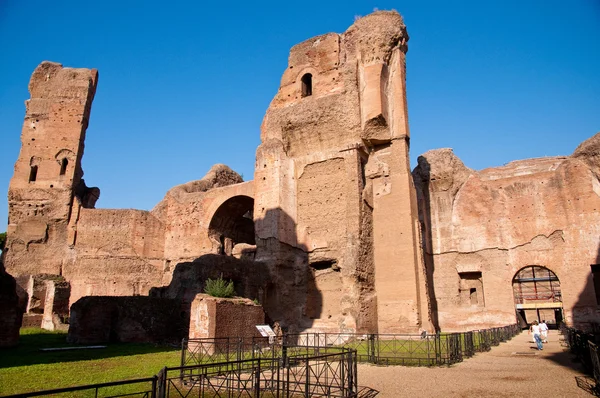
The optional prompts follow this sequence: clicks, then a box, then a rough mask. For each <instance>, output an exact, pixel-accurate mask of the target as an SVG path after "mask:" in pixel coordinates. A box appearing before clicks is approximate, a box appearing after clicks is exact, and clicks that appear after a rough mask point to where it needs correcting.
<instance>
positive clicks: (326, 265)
mask: <svg viewBox="0 0 600 398" xmlns="http://www.w3.org/2000/svg"><path fill="white" fill-rule="evenodd" d="M310 267H311V268H312V269H314V270H316V271H321V270H324V269H333V270H334V271H339V270H340V268H339V267H338V266H337V261H335V260H323V261H315V262H314V263H310Z"/></svg>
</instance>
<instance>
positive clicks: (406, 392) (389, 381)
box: [358, 330, 592, 398]
mask: <svg viewBox="0 0 600 398" xmlns="http://www.w3.org/2000/svg"><path fill="white" fill-rule="evenodd" d="M559 339H560V340H561V341H562V336H561V335H559V334H558V332H557V331H555V330H552V331H550V335H549V336H548V343H547V344H544V350H543V351H538V350H537V349H535V344H534V343H532V342H531V336H529V335H528V333H527V332H523V333H521V334H520V335H518V336H515V337H514V338H513V339H512V340H510V341H509V342H506V343H501V344H500V345H499V346H497V347H492V350H491V351H489V352H485V353H478V354H475V356H474V357H472V358H468V359H465V361H464V362H461V363H459V364H457V365H454V366H452V367H440V368H416V367H414V368H411V367H401V366H390V367H379V366H373V365H364V364H359V366H358V384H359V385H361V386H369V387H371V388H373V389H375V390H378V391H379V392H380V393H379V395H377V398H386V397H390V398H392V397H419V398H421V397H444V398H446V397H464V398H467V397H468V398H470V397H528V398H533V397H536V396H537V397H570V398H575V397H587V398H590V397H592V395H590V394H589V393H588V392H586V391H585V390H583V389H582V388H580V387H578V386H577V380H576V379H575V377H576V376H578V377H582V376H584V375H583V373H581V372H580V366H579V364H578V363H576V362H573V361H572V356H571V354H570V353H569V352H567V351H566V348H565V347H563V346H562V345H561V342H560V341H559Z"/></svg>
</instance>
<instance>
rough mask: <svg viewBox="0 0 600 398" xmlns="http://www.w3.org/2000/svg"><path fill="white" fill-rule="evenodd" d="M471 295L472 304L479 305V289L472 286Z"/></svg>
mask: <svg viewBox="0 0 600 398" xmlns="http://www.w3.org/2000/svg"><path fill="white" fill-rule="evenodd" d="M469 297H470V299H471V305H477V304H478V302H477V289H476V288H471V289H469Z"/></svg>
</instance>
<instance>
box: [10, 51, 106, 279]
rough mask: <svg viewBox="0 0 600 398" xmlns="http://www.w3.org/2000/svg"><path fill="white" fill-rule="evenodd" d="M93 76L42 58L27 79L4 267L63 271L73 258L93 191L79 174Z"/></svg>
mask: <svg viewBox="0 0 600 398" xmlns="http://www.w3.org/2000/svg"><path fill="white" fill-rule="evenodd" d="M97 81H98V73H97V71H96V70H95V69H92V70H89V69H72V68H63V67H62V65H60V64H57V63H52V62H43V63H41V64H40V65H39V66H38V67H37V68H36V70H35V71H34V73H33V75H32V76H31V80H30V82H29V92H30V94H31V99H29V100H27V101H26V102H25V104H26V114H25V121H24V123H23V130H22V133H21V152H20V154H19V158H18V160H17V162H16V163H15V172H14V175H13V178H12V179H11V180H10V186H9V191H8V203H9V211H8V242H7V246H6V247H7V248H8V253H7V255H6V264H5V266H6V270H7V271H8V272H9V273H11V274H13V275H15V276H19V275H27V274H29V275H31V274H39V273H48V274H55V275H61V274H62V269H63V265H64V264H65V263H66V262H68V261H70V257H72V256H70V255H69V250H70V249H69V248H70V247H72V245H74V242H75V223H76V218H77V215H78V211H79V208H80V207H81V206H83V207H93V206H94V204H95V202H96V200H97V199H98V196H99V194H100V193H99V190H98V189H97V188H92V189H90V188H87V187H86V186H85V183H84V181H83V179H82V176H83V171H82V169H81V158H82V156H83V147H84V139H85V131H86V129H87V126H88V120H89V115H90V108H91V105H92V100H93V99H94V93H95V91H96V83H97Z"/></svg>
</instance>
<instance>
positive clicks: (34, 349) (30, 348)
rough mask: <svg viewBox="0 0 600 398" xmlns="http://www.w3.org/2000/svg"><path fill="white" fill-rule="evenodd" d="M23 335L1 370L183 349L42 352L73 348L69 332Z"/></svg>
mask: <svg viewBox="0 0 600 398" xmlns="http://www.w3.org/2000/svg"><path fill="white" fill-rule="evenodd" d="M25 333H26V334H22V335H21V338H20V340H19V345H18V346H17V347H13V348H6V349H2V351H1V352H0V369H3V368H11V367H16V366H29V365H37V364H51V363H59V362H73V361H87V360H93V359H105V358H112V357H120V356H129V355H140V354H151V353H157V352H166V351H178V350H179V348H174V347H169V346H158V345H155V344H145V343H113V344H105V345H106V346H107V347H106V348H96V349H78V350H73V351H52V352H44V351H40V349H41V348H56V347H72V346H74V344H69V343H67V342H66V339H67V333H66V332H60V333H59V332H47V331H45V330H42V329H33V330H31V329H29V330H26V331H25Z"/></svg>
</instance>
